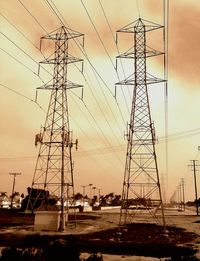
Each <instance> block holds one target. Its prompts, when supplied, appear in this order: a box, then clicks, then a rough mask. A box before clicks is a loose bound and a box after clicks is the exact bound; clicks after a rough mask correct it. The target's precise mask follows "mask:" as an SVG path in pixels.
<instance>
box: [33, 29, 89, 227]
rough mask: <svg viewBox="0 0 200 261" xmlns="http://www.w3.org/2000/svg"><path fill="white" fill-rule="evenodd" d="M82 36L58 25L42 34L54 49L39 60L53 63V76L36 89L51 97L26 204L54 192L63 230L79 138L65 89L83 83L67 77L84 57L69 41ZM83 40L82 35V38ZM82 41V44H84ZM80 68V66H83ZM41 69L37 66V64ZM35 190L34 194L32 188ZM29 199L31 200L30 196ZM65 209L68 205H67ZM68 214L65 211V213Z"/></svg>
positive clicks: (72, 192)
mask: <svg viewBox="0 0 200 261" xmlns="http://www.w3.org/2000/svg"><path fill="white" fill-rule="evenodd" d="M79 37H82V39H83V37H84V35H83V34H81V33H79V32H76V31H73V30H71V29H69V28H67V27H65V26H61V27H60V28H59V29H58V30H55V31H53V32H51V33H49V34H47V35H45V36H43V37H42V38H41V44H42V42H43V41H44V40H48V41H51V42H52V43H53V44H54V47H55V51H54V53H53V55H51V56H50V57H49V58H47V59H45V60H44V61H42V62H40V63H41V64H48V65H52V69H53V78H52V80H51V81H52V82H51V81H50V82H48V83H47V84H45V85H44V86H42V87H39V88H38V89H44V90H46V91H50V92H51V95H50V101H49V107H48V110H47V115H46V121H45V125H44V127H43V128H42V131H41V133H39V134H37V135H36V137H35V145H36V146H37V144H38V143H39V144H40V148H39V154H38V158H37V163H36V167H35V172H34V175H33V181H32V187H31V193H30V199H29V204H30V208H31V209H32V211H33V210H34V205H35V204H36V202H37V200H38V199H40V200H43V201H44V202H46V203H47V204H48V202H47V201H48V197H49V196H50V195H51V196H54V197H55V198H56V199H58V200H59V201H60V202H61V215H60V227H59V230H60V231H64V230H65V215H66V213H65V211H64V210H65V208H64V204H65V202H69V198H68V197H69V194H70V191H69V190H70V189H71V197H73V195H74V178H73V171H74V162H73V159H72V148H73V147H75V149H76V150H77V148H78V140H77V139H75V140H74V139H73V135H72V130H71V129H70V122H69V108H68V107H69V106H68V98H69V97H68V92H69V90H70V89H74V88H79V87H82V85H79V84H75V83H73V82H71V81H70V80H69V70H68V67H69V66H70V65H71V64H74V63H76V62H81V63H82V65H83V60H82V59H80V58H76V57H74V56H72V55H71V54H70V53H69V48H70V46H71V41H72V40H74V39H75V38H79ZM83 43H84V39H83ZM83 43H82V46H83ZM82 68H83V66H82ZM39 69H40V66H39ZM33 189H35V190H34V191H37V195H35V194H34V193H32V190H33ZM31 199H32V200H31ZM67 209H68V208H67ZM67 214H68V213H67Z"/></svg>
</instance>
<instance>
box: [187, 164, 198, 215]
mask: <svg viewBox="0 0 200 261" xmlns="http://www.w3.org/2000/svg"><path fill="white" fill-rule="evenodd" d="M197 162H198V160H191V165H189V167H191V168H192V169H191V170H192V171H193V173H194V191H195V201H196V212H197V216H198V215H199V208H198V201H197V200H198V196H197V178H196V172H197V171H198V170H197V167H198V166H199V165H198V164H197Z"/></svg>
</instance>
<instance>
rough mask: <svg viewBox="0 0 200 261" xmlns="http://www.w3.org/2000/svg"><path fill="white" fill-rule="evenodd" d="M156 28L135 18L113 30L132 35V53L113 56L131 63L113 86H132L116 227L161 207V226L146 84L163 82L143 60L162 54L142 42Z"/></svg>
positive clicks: (161, 205) (156, 167)
mask: <svg viewBox="0 0 200 261" xmlns="http://www.w3.org/2000/svg"><path fill="white" fill-rule="evenodd" d="M160 28H162V26H161V25H158V24H154V23H151V22H149V21H146V20H143V19H141V18H139V19H138V20H136V21H134V22H133V23H131V24H129V25H127V26H125V27H123V28H122V29H120V30H118V31H117V34H118V33H132V34H134V47H133V50H129V51H128V52H125V53H123V54H121V55H119V56H118V57H117V58H119V59H121V58H132V59H133V60H134V73H133V74H132V75H131V76H130V77H128V78H126V79H125V80H123V81H121V82H118V83H117V85H132V86H133V87H134V91H133V98H132V109H131V115H130V123H129V128H128V134H127V140H128V142H127V153H126V163H125V172H124V181H123V192H122V207H121V212H120V225H124V224H127V223H130V222H132V221H133V217H134V216H135V215H136V214H137V213H138V212H139V210H141V209H143V211H145V212H148V213H151V214H152V215H153V216H154V217H155V218H157V215H156V212H157V210H158V208H161V216H162V223H163V224H164V225H165V218H164V212H163V204H162V195H161V187H160V181H159V173H158V164H157V157H156V150H155V129H154V124H153V121H152V119H151V111H150V104H149V94H148V85H149V84H153V83H159V82H163V80H162V79H159V78H155V77H153V76H152V75H150V74H148V73H147V61H146V58H147V57H152V56H156V55H161V54H163V53H162V52H159V51H156V50H154V49H152V48H149V47H147V43H146V33H147V32H149V31H152V30H156V29H160ZM144 209H145V210H144ZM147 210H148V211H147Z"/></svg>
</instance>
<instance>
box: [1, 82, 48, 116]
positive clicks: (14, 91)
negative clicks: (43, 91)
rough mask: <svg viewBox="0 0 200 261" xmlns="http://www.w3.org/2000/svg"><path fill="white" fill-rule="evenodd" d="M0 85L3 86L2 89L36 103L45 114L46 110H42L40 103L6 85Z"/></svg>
mask: <svg viewBox="0 0 200 261" xmlns="http://www.w3.org/2000/svg"><path fill="white" fill-rule="evenodd" d="M0 85H1V86H2V87H4V88H6V89H7V90H9V91H11V92H13V93H15V94H17V95H18V96H21V97H23V98H25V99H27V100H29V101H30V102H33V103H35V104H36V105H37V106H38V107H39V108H40V109H41V110H42V111H44V112H45V110H44V109H43V108H42V106H40V104H39V103H38V102H36V101H35V100H33V99H31V98H29V97H28V96H26V95H24V94H22V93H21V92H18V91H16V90H13V89H12V88H10V87H8V86H6V85H5V84H2V83H0Z"/></svg>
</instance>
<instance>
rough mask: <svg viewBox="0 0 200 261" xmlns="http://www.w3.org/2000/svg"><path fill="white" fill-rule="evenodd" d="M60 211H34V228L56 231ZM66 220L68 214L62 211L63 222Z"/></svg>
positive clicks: (58, 224)
mask: <svg viewBox="0 0 200 261" xmlns="http://www.w3.org/2000/svg"><path fill="white" fill-rule="evenodd" d="M60 216H61V211H36V212H35V220H34V230H36V231H41V230H50V231H58V230H59V226H60ZM67 220H68V214H67V213H66V212H65V213H64V223H65V222H67Z"/></svg>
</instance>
